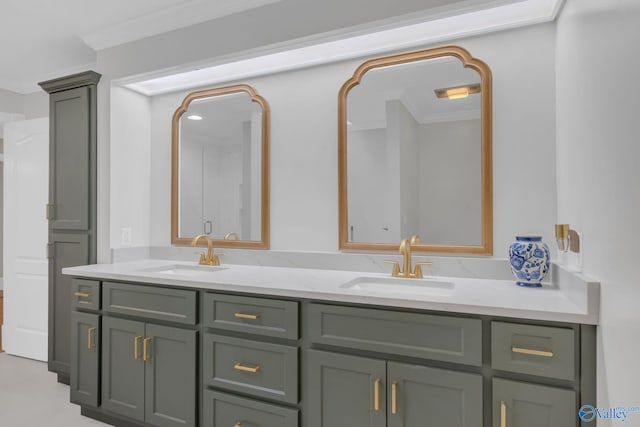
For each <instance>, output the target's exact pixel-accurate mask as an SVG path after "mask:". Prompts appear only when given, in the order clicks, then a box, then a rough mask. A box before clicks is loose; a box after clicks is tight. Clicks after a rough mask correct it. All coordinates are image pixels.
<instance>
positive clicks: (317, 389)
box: [305, 350, 387, 427]
mask: <svg viewBox="0 0 640 427" xmlns="http://www.w3.org/2000/svg"><path fill="white" fill-rule="evenodd" d="M386 365H387V364H386V362H385V361H383V360H376V359H370V358H366V357H359V356H351V355H344V354H338V353H329V352H325V351H316V350H309V351H308V352H307V369H308V384H309V387H308V391H307V394H308V395H307V398H308V405H309V406H308V413H307V416H306V417H305V418H306V419H307V424H308V427H335V426H350V427H385V426H386V425H387V415H386V413H387V411H386V396H387V392H386V388H385V384H386V377H387V366H386Z"/></svg>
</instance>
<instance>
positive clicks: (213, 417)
mask: <svg viewBox="0 0 640 427" xmlns="http://www.w3.org/2000/svg"><path fill="white" fill-rule="evenodd" d="M202 404H203V405H204V408H203V410H202V413H203V421H202V426H203V427H233V426H235V425H238V423H239V424H240V425H241V426H247V427H254V426H257V427H298V411H297V410H295V409H289V408H282V407H280V406H277V405H271V404H268V403H263V402H258V401H256V400H253V399H243V398H241V397H237V396H232V395H230V394H226V393H219V392H215V391H212V390H205V391H204V396H203V399H202Z"/></svg>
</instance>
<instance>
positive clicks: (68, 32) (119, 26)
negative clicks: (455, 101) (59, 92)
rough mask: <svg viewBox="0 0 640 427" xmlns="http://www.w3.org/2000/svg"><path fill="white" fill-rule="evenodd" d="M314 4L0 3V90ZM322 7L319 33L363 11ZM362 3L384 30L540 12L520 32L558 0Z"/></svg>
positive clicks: (356, 4) (354, 6)
mask: <svg viewBox="0 0 640 427" xmlns="http://www.w3.org/2000/svg"><path fill="white" fill-rule="evenodd" d="M316 1H317V0H109V1H104V0H102V1H100V0H0V40H1V41H2V44H1V46H2V48H1V50H0V64H2V65H1V66H0V89H8V90H11V91H13V92H18V93H30V92H34V91H36V90H38V89H37V86H36V83H37V82H39V81H44V80H48V79H51V78H56V77H60V76H63V75H66V74H70V73H74V72H79V71H85V70H87V69H90V68H94V69H95V64H96V57H97V54H96V52H97V51H99V50H101V49H105V48H110V47H113V46H118V45H121V44H124V43H128V42H131V41H135V40H140V39H143V38H146V37H151V36H154V35H158V34H161V33H164V32H168V31H172V30H176V29H180V28H183V27H187V26H191V25H196V24H200V23H203V22H207V21H211V22H212V23H213V22H214V20H216V19H225V18H224V17H226V16H228V15H232V14H238V13H242V12H245V11H249V10H251V9H255V8H259V7H272V6H275V7H277V6H278V5H279V6H280V7H282V8H284V11H285V13H284V14H283V17H282V25H283V26H290V27H291V28H296V27H297V26H298V27H299V26H300V25H304V20H306V21H308V19H309V18H308V17H297V16H295V15H296V14H298V13H300V12H299V11H300V10H301V7H300V6H301V4H302V5H304V4H306V3H309V4H314V3H315V2H316ZM321 1H322V2H323V5H326V8H327V9H328V10H327V13H326V14H325V15H324V16H325V17H326V16H329V17H331V18H330V19H331V20H334V18H333V17H335V22H332V23H330V22H326V23H325V22H324V21H323V22H322V23H321V24H322V25H316V27H317V28H318V30H319V31H322V27H323V26H324V27H326V28H337V27H341V26H342V27H343V28H347V27H349V25H350V24H349V23H350V22H355V21H356V20H357V19H356V18H355V17H354V19H352V20H351V21H349V19H347V17H345V13H344V11H350V12H349V13H352V14H357V13H360V14H363V13H365V12H368V11H367V10H363V9H362V8H361V7H360V3H362V1H363V0H340V1H338V0H335V1H333V0H321ZM366 3H367V5H370V6H371V7H370V9H371V10H375V12H376V13H377V15H375V14H374V13H371V16H372V18H371V19H372V21H371V22H374V21H375V22H381V18H380V16H383V14H384V16H388V17H389V19H385V20H384V24H385V25H386V28H390V27H392V26H393V23H395V25H396V26H397V25H400V24H406V23H416V22H419V21H420V20H422V21H429V20H435V19H438V18H442V17H443V16H449V17H451V16H456V15H463V14H465V13H468V12H469V11H470V10H473V11H482V10H486V11H490V10H492V9H494V8H498V7H501V6H505V5H510V6H513V7H516V8H520V7H521V8H522V10H525V9H526V10H533V9H535V8H537V9H539V10H538V11H537V12H536V13H538V14H539V15H536V17H535V18H533V20H532V19H529V20H528V21H527V20H522V18H521V17H519V16H517V20H518V21H521V23H520V24H519V25H526V24H530V23H533V22H536V20H537V22H542V21H544V20H549V19H553V17H555V13H556V12H557V9H558V8H559V5H560V4H561V3H562V0H420V1H417V0H395V1H391V2H390V1H388V0H367V1H366ZM294 6H297V7H294ZM347 6H349V7H347ZM323 7H324V6H323ZM289 8H290V9H291V10H292V11H296V12H295V13H294V12H292V13H290V14H288V15H290V16H288V15H287V14H286V11H287V10H289ZM540 10H544V13H543V15H545V16H546V17H547V19H540V18H539V16H541V15H540ZM357 11H359V12H357ZM410 11H412V12H411V13H409V12H410ZM374 15H375V17H374ZM396 15H397V16H396ZM239 16H240V15H239ZM514 16H516V15H514ZM532 16H533V15H532ZM301 18H304V20H301ZM324 19H325V20H326V18H324ZM512 21H513V22H511V26H515V25H514V22H515V21H514V19H513V18H512ZM218 22H219V21H218ZM315 24H318V23H315ZM515 24H516V25H517V24H518V22H515ZM212 25H213V24H212ZM492 25H493V24H492ZM360 27H361V28H362V25H360ZM499 28H504V26H503V27H499ZM318 30H315V31H318ZM96 71H98V72H99V71H100V70H96Z"/></svg>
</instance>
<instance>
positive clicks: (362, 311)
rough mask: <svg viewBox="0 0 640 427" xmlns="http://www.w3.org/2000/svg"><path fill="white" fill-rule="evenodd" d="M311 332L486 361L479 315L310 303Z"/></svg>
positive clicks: (404, 351) (350, 342)
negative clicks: (458, 315) (471, 316)
mask: <svg viewBox="0 0 640 427" xmlns="http://www.w3.org/2000/svg"><path fill="white" fill-rule="evenodd" d="M309 336H310V338H311V340H312V341H313V342H315V343H318V344H327V345H334V346H340V347H349V348H357V349H361V350H367V351H378V352H382V353H392V354H400V355H404V356H411V357H420V358H423V359H432V360H442V361H445V362H455V363H462V364H465V365H473V366H480V365H481V364H482V322H481V320H480V319H470V318H465V317H452V316H439V315H431V314H421V313H406V312H401V311H391V310H378V309H368V308H354V307H343V306H334V305H325V304H310V306H309Z"/></svg>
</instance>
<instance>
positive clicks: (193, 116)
mask: <svg viewBox="0 0 640 427" xmlns="http://www.w3.org/2000/svg"><path fill="white" fill-rule="evenodd" d="M187 119H189V120H202V116H199V115H197V114H192V115H190V116H187Z"/></svg>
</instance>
